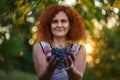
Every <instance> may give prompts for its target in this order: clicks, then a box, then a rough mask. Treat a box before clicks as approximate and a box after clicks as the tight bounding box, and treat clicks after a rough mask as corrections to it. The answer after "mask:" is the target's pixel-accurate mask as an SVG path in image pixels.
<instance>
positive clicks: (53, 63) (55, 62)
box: [47, 55, 60, 71]
mask: <svg viewBox="0 0 120 80" xmlns="http://www.w3.org/2000/svg"><path fill="white" fill-rule="evenodd" d="M59 64H60V61H59V60H58V58H57V57H56V56H54V55H53V56H52V57H51V58H50V61H49V62H48V67H47V68H48V70H49V71H54V70H55V69H56V67H57V66H58V65H59Z"/></svg>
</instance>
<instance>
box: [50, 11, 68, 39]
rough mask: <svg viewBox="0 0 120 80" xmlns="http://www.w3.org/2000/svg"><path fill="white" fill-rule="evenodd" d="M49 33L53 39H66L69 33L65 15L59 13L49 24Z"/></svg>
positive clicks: (61, 12)
mask: <svg viewBox="0 0 120 80" xmlns="http://www.w3.org/2000/svg"><path fill="white" fill-rule="evenodd" d="M51 32H52V34H53V36H54V37H66V35H67V33H68V32H69V20H68V17H67V15H66V14H65V13H64V12H63V11H60V12H59V13H58V14H56V15H55V17H54V18H53V20H52V22H51Z"/></svg>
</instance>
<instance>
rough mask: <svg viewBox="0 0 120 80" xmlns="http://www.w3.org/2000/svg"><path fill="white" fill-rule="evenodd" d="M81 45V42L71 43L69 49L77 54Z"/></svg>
mask: <svg viewBox="0 0 120 80" xmlns="http://www.w3.org/2000/svg"><path fill="white" fill-rule="evenodd" d="M81 47H82V45H81V44H73V46H72V48H71V49H72V51H73V52H74V54H75V55H77V54H78V53H79V51H80V49H81Z"/></svg>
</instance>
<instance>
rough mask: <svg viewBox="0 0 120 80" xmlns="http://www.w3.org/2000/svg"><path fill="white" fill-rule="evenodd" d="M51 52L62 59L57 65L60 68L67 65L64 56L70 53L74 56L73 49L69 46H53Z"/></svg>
mask: <svg viewBox="0 0 120 80" xmlns="http://www.w3.org/2000/svg"><path fill="white" fill-rule="evenodd" d="M51 53H52V55H55V56H56V57H57V58H58V59H59V61H60V64H59V65H58V67H57V68H58V69H63V68H65V66H64V58H65V57H67V56H68V55H70V56H71V57H73V51H72V50H71V49H67V48H52V50H51Z"/></svg>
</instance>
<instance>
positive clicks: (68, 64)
mask: <svg viewBox="0 0 120 80" xmlns="http://www.w3.org/2000/svg"><path fill="white" fill-rule="evenodd" d="M74 61H75V55H73V56H70V55H68V56H67V57H65V60H64V64H65V66H66V67H71V66H72V64H73V62H74Z"/></svg>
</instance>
